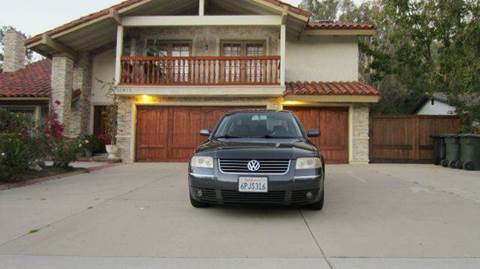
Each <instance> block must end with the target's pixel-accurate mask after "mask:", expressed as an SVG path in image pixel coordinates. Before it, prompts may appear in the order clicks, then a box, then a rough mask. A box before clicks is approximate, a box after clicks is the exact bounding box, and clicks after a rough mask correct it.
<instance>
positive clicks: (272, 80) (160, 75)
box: [121, 56, 280, 86]
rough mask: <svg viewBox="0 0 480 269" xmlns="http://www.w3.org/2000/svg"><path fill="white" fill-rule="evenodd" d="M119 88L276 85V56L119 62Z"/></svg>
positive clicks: (128, 59) (132, 58)
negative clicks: (126, 86) (141, 86)
mask: <svg viewBox="0 0 480 269" xmlns="http://www.w3.org/2000/svg"><path fill="white" fill-rule="evenodd" d="M121 64H122V73H121V84H123V85H185V86H194V85H278V84H280V56H241V57H229V56H193V57H144V56H124V57H122V59H121Z"/></svg>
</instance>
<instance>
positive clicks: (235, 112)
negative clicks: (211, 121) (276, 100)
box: [225, 109, 292, 115]
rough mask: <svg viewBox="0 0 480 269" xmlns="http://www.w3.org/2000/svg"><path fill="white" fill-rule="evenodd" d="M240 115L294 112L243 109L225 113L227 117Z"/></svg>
mask: <svg viewBox="0 0 480 269" xmlns="http://www.w3.org/2000/svg"><path fill="white" fill-rule="evenodd" d="M240 113H289V114H291V113H292V112H290V111H287V110H274V109H243V110H234V111H229V112H227V113H225V115H233V114H240Z"/></svg>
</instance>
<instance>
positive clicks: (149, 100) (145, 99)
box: [137, 94, 154, 104]
mask: <svg viewBox="0 0 480 269" xmlns="http://www.w3.org/2000/svg"><path fill="white" fill-rule="evenodd" d="M137 101H138V102H139V103H142V104H151V103H153V102H154V98H153V97H152V96H150V95H145V94H144V95H141V96H138V97H137Z"/></svg>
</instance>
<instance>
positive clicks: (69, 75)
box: [51, 56, 73, 136]
mask: <svg viewBox="0 0 480 269" xmlns="http://www.w3.org/2000/svg"><path fill="white" fill-rule="evenodd" d="M51 83H52V103H53V104H52V105H53V108H54V110H55V113H57V115H58V120H59V121H60V122H61V123H62V124H63V125H64V126H65V133H64V134H65V135H66V136H71V134H70V127H69V126H70V123H71V106H72V89H73V60H71V59H70V58H68V57H65V56H54V57H53V58H52V82H51Z"/></svg>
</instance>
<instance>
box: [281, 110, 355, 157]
mask: <svg viewBox="0 0 480 269" xmlns="http://www.w3.org/2000/svg"><path fill="white" fill-rule="evenodd" d="M285 109H286V110H290V111H293V112H294V113H295V115H297V117H298V118H299V119H300V121H301V122H302V123H303V126H304V127H305V130H309V129H319V130H320V132H321V135H320V137H316V138H311V141H312V142H313V143H314V144H315V145H316V146H317V148H318V149H319V150H320V151H321V152H322V154H323V156H324V157H325V160H326V162H327V163H348V108H346V107H320V108H313V107H286V108H285Z"/></svg>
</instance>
